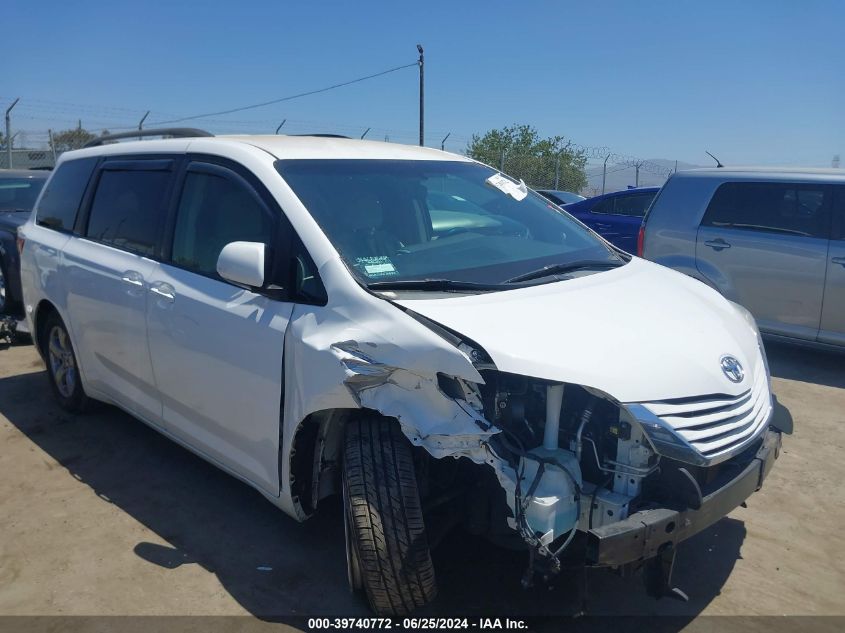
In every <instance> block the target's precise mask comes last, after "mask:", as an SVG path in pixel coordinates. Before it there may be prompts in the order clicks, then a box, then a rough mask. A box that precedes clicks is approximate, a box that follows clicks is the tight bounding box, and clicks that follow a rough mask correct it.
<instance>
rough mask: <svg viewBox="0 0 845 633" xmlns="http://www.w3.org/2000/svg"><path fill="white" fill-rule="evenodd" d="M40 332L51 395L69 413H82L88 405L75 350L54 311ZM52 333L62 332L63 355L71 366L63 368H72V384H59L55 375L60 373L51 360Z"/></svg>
mask: <svg viewBox="0 0 845 633" xmlns="http://www.w3.org/2000/svg"><path fill="white" fill-rule="evenodd" d="M40 334H41V335H40V337H39V340H40V346H41V350H42V352H43V354H44V360H45V362H46V363H47V378H48V380H49V381H50V388H51V389H52V391H53V396H54V397H55V398H56V401H57V402H58V403H59V406H60V407H61V408H62V409H64V410H65V411H68V412H69V413H82V412H84V411H86V410H87V409H88V406H89V400H88V396H86V395H85V390H84V389H83V388H82V380H81V378H80V376H79V370H78V367H79V364H78V363H77V361H76V351H75V350H74V349H73V343H72V342H71V340H70V334H69V333H68V331H67V328H66V327H65V324H64V322H63V321H62V319H61V317H59V315H58V314H56V313H55V312H52V313H50V314H49V315H47V318H46V320H45V321H44V325H43V326H42V327H41V328H40ZM54 334H59V335H61V334H63V336H64V340H65V341H66V346H67V347H66V351H65V354H64V355H65V359H66V362H67V363H71V364H72V366H71V365H67V366H66V367H65V369H66V370H72V371H73V373H74V380H73V383H72V385H69V384H68V383H67V382H62V384H61V385H60V382H61V380H60V378H59V377H57V376H59V375H60V374H59V371H58V370H57V367H56V363H55V362H53V361H54V359H53V353H52V352H51V349H50V345H51V340H50V337H51V336H52V335H54Z"/></svg>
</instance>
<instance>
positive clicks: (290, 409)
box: [21, 130, 781, 614]
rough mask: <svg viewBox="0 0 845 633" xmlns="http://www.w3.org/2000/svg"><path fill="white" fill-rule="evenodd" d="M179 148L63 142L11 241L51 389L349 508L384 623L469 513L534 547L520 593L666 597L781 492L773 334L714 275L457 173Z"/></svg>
mask: <svg viewBox="0 0 845 633" xmlns="http://www.w3.org/2000/svg"><path fill="white" fill-rule="evenodd" d="M168 133H169V134H172V135H176V136H183V135H195V136H194V137H191V138H174V139H169V140H156V141H136V142H127V143H124V144H121V143H108V144H102V145H97V146H95V147H91V148H88V149H83V150H79V151H73V152H67V153H65V154H63V155H62V157H61V159H60V161H59V164H58V166H57V168H56V171H55V172H54V174H53V176H52V177H51V179H50V181H49V183H48V184H47V188H46V189H45V191H44V194H43V195H42V197H41V199H40V202H39V204H38V207H37V209H36V211H35V213H34V214H33V217H32V218H31V219H30V220H29V221H28V222H27V223H26V225H24V227H22V229H21V236H22V238H23V240H24V244H23V266H22V274H23V281H24V297H25V299H26V313H27V318H28V319H29V320H30V325H31V328H32V331H33V332H34V333H35V338H36V342H37V345H38V349H39V351H40V353H41V355H42V356H43V358H44V359H45V361H46V364H47V368H48V375H49V378H50V385H51V388H52V391H53V393H54V395H55V397H56V399H57V401H58V402H59V404H60V405H61V406H62V407H63V408H65V409H66V410H68V411H75V412H79V411H82V410H84V409H85V406H86V404H87V403H88V401H89V399H97V400H102V401H105V402H109V403H112V404H115V405H117V406H119V407H121V408H122V409H124V410H126V411H128V412H129V413H131V414H132V415H134V416H136V417H138V418H140V419H141V420H143V421H144V422H146V423H147V424H149V425H150V426H152V427H153V428H155V429H158V430H159V431H161V432H162V433H164V434H165V435H167V436H168V437H171V438H173V439H174V440H175V441H177V442H179V443H181V444H183V445H184V446H186V447H188V448H189V449H190V450H192V451H195V452H196V453H197V454H199V455H201V456H202V457H204V458H205V459H207V460H209V461H210V462H212V463H214V464H216V465H218V466H220V467H221V468H223V469H224V470H226V471H227V472H229V473H231V474H232V475H234V476H235V477H238V478H239V479H241V480H243V481H245V482H246V483H248V484H249V485H251V486H253V487H255V488H256V489H258V490H259V491H260V492H261V493H262V494H264V496H266V497H267V498H268V499H269V500H270V501H272V502H273V503H274V504H276V505H277V506H278V507H279V508H281V509H282V510H283V511H284V512H286V513H287V514H289V515H290V516H292V517H294V518H295V519H297V520H299V521H302V520H305V519H307V518H308V517H310V516H311V515H312V514H313V513H314V512H315V511H316V510H317V509H318V507H319V506H320V505H321V504H322V503H323V500H324V499H325V498H326V497H328V496H330V495H334V494H338V495H341V496H342V498H343V503H344V509H345V510H344V524H345V534H346V546H347V549H346V553H347V569H348V577H349V582H350V586H351V587H352V588H353V589H354V590H356V591H363V592H364V593H366V596H367V597H368V599H369V601H370V604H371V605H372V607H373V609H374V610H375V611H376V612H378V613H381V614H402V613H407V612H409V611H411V610H412V609H414V608H416V607H419V606H422V605H424V604H426V603H428V602H430V601H431V600H433V599H434V597H435V593H436V582H435V572H434V568H433V565H432V559H431V555H430V549H429V545H428V537H427V535H428V534H429V533H430V532H431V531H437V532H441V531H442V530H444V529H446V528H447V527H449V526H451V525H454V524H456V523H460V524H463V526H464V528H465V529H466V530H467V531H468V532H470V533H471V534H475V535H479V536H486V537H488V538H490V539H491V540H492V541H494V542H497V543H507V544H509V545H511V546H515V547H521V548H522V549H524V550H526V551H528V552H530V555H529V556H527V559H528V561H529V563H528V565H529V567H528V572H527V575H526V578H529V579H530V578H531V576H532V575H533V574H535V573H538V574H540V575H542V576H545V575H554V574H555V573H556V572H557V571H559V570H560V568H561V561H562V560H563V559H564V558H565V557H567V556H570V557H571V560H572V561H573V562H572V564H587V565H591V566H596V567H613V568H620V567H621V568H623V569H625V570H633V569H635V568H639V567H640V566H645V568H646V569H647V570H648V573H647V574H646V578H647V579H648V587H649V591H650V592H651V593H652V595H655V596H660V595H663V594H664V593H666V592H668V591H670V590H671V589H672V586H671V579H670V576H671V573H670V570H671V563H672V560H673V558H674V553H675V546H676V545H677V544H678V543H680V542H681V541H683V540H684V539H686V538H688V537H689V536H691V535H692V534H695V533H696V532H698V531H699V530H701V529H703V528H705V527H707V526H708V525H710V524H711V523H713V522H714V521H716V520H718V519H719V518H720V517H722V516H723V515H725V514H726V513H727V512H729V511H730V510H732V509H733V508H734V507H735V506H736V505H738V504H739V503H741V502H742V501H743V500H744V499H745V498H746V497H748V496H749V495H750V494H751V493H752V492H754V491H755V490H757V489H758V488H759V487H760V486H761V484H762V481H763V479H764V478H765V477H766V475H767V474H768V472H769V469H770V468H771V466H772V464H773V462H774V460H775V458H776V457H777V454H778V449H779V446H780V437H781V435H780V431H779V430H778V429H777V428H776V426H775V423H772V418H773V410H774V407H773V402H772V396H771V392H770V389H769V374H768V369H767V365H766V360H765V356H764V352H763V348H762V346H761V344H760V340H759V336H758V333H757V329H756V326H755V325H754V321H753V319H752V318H751V316H750V315H749V314H748V312H747V311H746V310H744V309H743V308H741V307H739V306H736V305H734V304H732V303H730V302H729V301H727V300H725V299H724V298H723V297H721V296H720V295H719V294H718V293H716V292H714V291H713V290H711V289H710V288H708V287H706V286H704V285H703V284H700V283H698V282H696V281H694V280H692V279H689V278H688V277H686V276H684V275H681V274H678V273H676V272H674V271H671V270H669V269H667V268H665V267H662V266H656V265H654V264H652V263H650V262H646V261H644V260H641V259H638V258H633V257H631V256H630V255H628V254H626V253H624V252H622V251H619V250H617V249H614V248H612V247H611V246H610V245H608V244H607V243H606V242H604V241H603V240H600V239H599V238H598V237H597V236H596V235H595V234H594V233H592V232H591V231H589V230H588V229H586V228H585V227H584V226H583V225H581V224H579V223H577V222H575V221H573V219H572V218H571V217H570V216H568V215H566V214H563V213H559V212H558V211H557V210H555V209H552V208H550V207H549V205H548V204H547V202H546V201H545V200H544V199H542V198H540V197H539V196H538V195H537V194H535V193H533V192H531V191H529V190H528V189H527V188H525V186H524V185H523V184H522V183H520V182H517V181H515V180H513V179H511V178H508V177H507V176H504V175H503V174H500V173H498V172H497V171H495V170H494V169H491V168H490V167H487V166H485V165H482V164H479V163H476V162H474V161H472V160H470V159H468V158H466V157H464V156H459V155H455V154H449V153H446V152H441V151H438V150H434V149H428V148H423V147H416V146H401V145H397V144H393V143H376V142H369V141H359V140H354V141H353V140H344V139H338V138H317V137H285V136H242V137H218V138H206V137H205V136H200V135H202V134H203V133H201V132H199V131H190V130H188V131H185V130H174V131H169V132H168ZM141 134H142V135H145V136H146V135H151V134H162V131H152V130H151V131H144V132H143V133H141ZM138 135H139V132H132V133H129V134H122V135H115V136H112V137H106V138H105V139H98V141H96V142H97V143H103V142H104V141H112V140H117V139H119V138H121V137H129V136H138ZM449 200H451V201H452V202H454V203H460V205H459V207H460V208H457V209H456V208H446V209H444V208H443V207H444V206H446V207H448V206H449V205H451V204H452V203H451V202H449ZM464 203H465V204H464ZM432 206H435V207H439V208H434V209H433V210H432ZM438 212H439V216H438V217H439V220H438V222H439V223H440V225H439V227H438V228H435V227H434V226H433V222H434V214H435V213H438ZM449 213H452V214H460V215H452V216H450V215H449ZM449 222H457V224H454V225H449ZM620 306H623V307H624V309H620ZM620 350H624V353H620Z"/></svg>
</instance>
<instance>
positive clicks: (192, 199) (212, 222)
mask: <svg viewBox="0 0 845 633" xmlns="http://www.w3.org/2000/svg"><path fill="white" fill-rule="evenodd" d="M226 171H227V170H224V169H222V168H213V170H212V169H209V171H206V170H202V171H189V172H188V174H187V176H186V177H185V185H184V188H183V189H182V199H181V200H180V202H179V211H178V213H177V216H176V228H175V230H174V234H173V252H172V256H171V259H172V260H173V263H174V264H176V265H177V266H181V267H183V268H188V269H190V270H193V271H195V272H198V273H200V274H203V275H208V276H213V277H217V258H218V257H219V256H220V251H222V250H223V247H224V246H226V244H229V243H230V242H262V243H264V244H266V245H268V246H270V245H271V244H272V241H273V221H272V219H271V217H270V215H269V212H268V211H267V210H266V209H265V208H264V205H263V204H261V203H260V202H259V200H258V195H257V194H256V193H254V192H253V190H252V189H251V188H249V186H248V184H247V183H245V182H242V179H240V178H237V177H236V176H234V175H233V176H232V177H231V178H230V177H226Z"/></svg>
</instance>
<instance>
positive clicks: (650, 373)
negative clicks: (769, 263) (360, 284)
mask: <svg viewBox="0 0 845 633" xmlns="http://www.w3.org/2000/svg"><path fill="white" fill-rule="evenodd" d="M400 303H401V304H402V305H404V306H406V307H408V308H410V309H411V310H414V311H415V312H419V313H420V314H423V315H424V316H426V317H428V318H430V319H432V320H434V321H437V322H438V323H441V324H443V325H445V326H447V327H449V328H452V329H454V330H456V331H457V332H460V333H461V334H464V335H466V336H468V337H470V338H471V339H473V340H475V341H476V342H478V343H479V344H480V345H481V346H482V347H483V348H484V349H485V350H486V351H487V352H488V353H489V354H490V355H491V357H492V358H493V362H494V363H496V367H498V368H499V369H500V370H502V371H506V372H510V373H514V374H522V375H527V376H534V377H536V378H545V379H549V380H557V381H561V382H573V383H576V384H580V385H585V386H590V387H593V388H595V389H598V390H600V391H603V392H604V393H607V394H609V395H611V396H613V397H614V398H616V399H617V400H619V401H621V402H638V401H646V400H648V401H653V400H665V399H669V398H679V397H687V396H698V395H704V394H711V393H728V394H731V395H736V394H738V393H740V392H742V391H744V390H746V389H748V386H749V385H750V384H751V380H753V376H752V375H751V372H750V371H749V372H748V374H747V375H746V377H745V378H744V380H743V381H742V382H740V383H738V384H736V383H732V382H730V381H729V380H727V379H726V378H725V376H724V375H723V374H722V372H721V371H713V369H714V368H717V369H718V364H719V358H720V357H721V356H722V355H724V354H732V355H733V356H735V357H736V358H737V359H739V361H740V362H741V363H742V364H743V366H744V367H747V368H749V370H750V369H751V368H752V367H754V366H755V365H756V362H757V359H758V357H759V354H760V350H759V349H758V347H757V342H756V338H755V336H754V333H753V331H752V329H751V328H750V327H749V325H748V324H747V323H745V321H744V320H743V319H742V318H741V317H739V316H738V315H737V312H736V310H735V309H734V307H733V306H732V305H731V304H730V303H729V302H728V301H726V300H725V299H724V298H722V297H721V296H720V295H719V294H718V293H717V292H715V291H713V290H711V289H710V288H708V287H707V286H705V285H704V284H702V283H700V282H698V281H695V280H693V279H690V278H688V277H686V276H684V275H681V274H680V273H676V272H673V271H671V270H669V269H667V268H663V267H662V266H656V265H654V264H651V263H650V262H646V261H644V260H641V259H637V258H634V259H633V260H632V261H631V262H630V263H629V264H627V265H625V266H623V267H621V268H617V269H616V270H611V271H607V272H604V273H599V274H591V275H585V276H583V277H580V278H577V279H570V280H568V281H561V282H557V283H550V284H544V285H540V286H533V287H530V288H525V289H521V290H511V291H507V292H496V293H490V294H479V295H473V296H463V297H461V296H456V297H454V298H446V299H431V300H425V299H420V300H405V301H401V302H400Z"/></svg>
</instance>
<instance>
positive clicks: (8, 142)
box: [6, 97, 21, 169]
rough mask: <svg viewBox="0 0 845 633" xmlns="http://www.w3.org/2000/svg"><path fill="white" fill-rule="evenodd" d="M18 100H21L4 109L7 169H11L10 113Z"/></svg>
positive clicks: (15, 101)
mask: <svg viewBox="0 0 845 633" xmlns="http://www.w3.org/2000/svg"><path fill="white" fill-rule="evenodd" d="M20 100H21V98H20V97H18V98H17V99H15V100H14V101H13V102H12V105H10V106H9V107H8V108H7V109H6V157H7V158H8V160H7V161H6V163H7V164H6V167H8V168H9V169H11V168H12V116H11V112H12V108H14V107H15V106H16V105H17V103H18V101H20Z"/></svg>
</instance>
